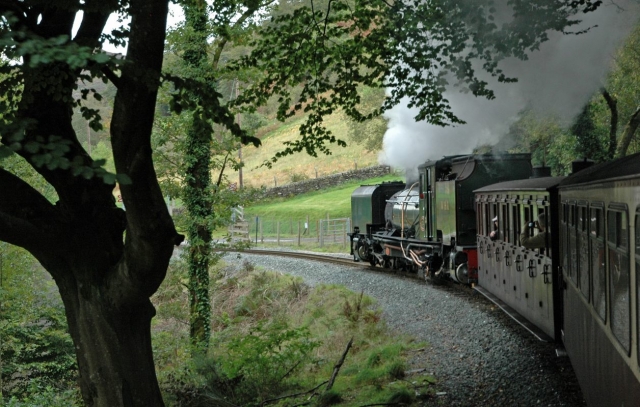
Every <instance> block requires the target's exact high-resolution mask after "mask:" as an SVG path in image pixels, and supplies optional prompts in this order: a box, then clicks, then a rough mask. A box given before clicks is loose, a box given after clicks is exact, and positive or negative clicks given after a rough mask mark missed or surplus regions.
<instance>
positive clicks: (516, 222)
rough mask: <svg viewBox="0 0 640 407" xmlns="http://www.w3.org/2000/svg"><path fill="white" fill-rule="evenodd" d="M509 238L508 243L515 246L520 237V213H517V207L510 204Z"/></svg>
mask: <svg viewBox="0 0 640 407" xmlns="http://www.w3.org/2000/svg"><path fill="white" fill-rule="evenodd" d="M509 207H510V208H511V236H510V240H509V241H510V242H511V243H513V244H515V245H517V244H518V237H520V226H521V225H520V211H518V205H516V204H511V205H509Z"/></svg>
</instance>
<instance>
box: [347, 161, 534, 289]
mask: <svg viewBox="0 0 640 407" xmlns="http://www.w3.org/2000/svg"><path fill="white" fill-rule="evenodd" d="M418 173H419V179H418V180H417V181H416V182H413V183H408V184H406V185H405V184H404V183H402V182H388V183H383V184H380V185H363V186H361V187H359V188H358V189H356V190H355V191H354V192H353V193H352V195H351V212H352V219H351V220H352V222H353V232H352V233H348V235H349V239H350V242H351V245H350V247H351V254H352V255H353V256H354V259H355V260H357V261H366V262H369V263H370V264H371V265H372V266H375V265H378V264H379V265H381V266H383V267H385V268H392V269H395V270H405V271H410V272H415V273H418V275H419V276H421V277H424V278H438V279H442V278H453V279H455V280H456V281H459V282H461V283H469V282H474V281H476V280H477V267H478V266H477V264H478V262H477V250H476V234H477V230H476V214H475V204H474V195H473V191H474V190H475V189H477V188H480V187H482V186H484V185H489V184H492V183H496V182H500V181H505V180H510V179H520V178H526V177H529V176H530V175H531V173H532V167H531V156H530V154H503V155H494V154H481V155H457V156H449V157H444V158H443V159H441V160H435V161H429V162H426V163H425V164H423V165H421V166H419V167H418Z"/></svg>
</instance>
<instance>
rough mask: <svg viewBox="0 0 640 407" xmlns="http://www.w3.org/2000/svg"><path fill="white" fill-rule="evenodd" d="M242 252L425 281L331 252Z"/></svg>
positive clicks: (463, 292) (456, 288)
mask: <svg viewBox="0 0 640 407" xmlns="http://www.w3.org/2000/svg"><path fill="white" fill-rule="evenodd" d="M242 253H246V254H256V255H264V256H281V257H288V258H296V259H301V260H311V261H318V262H322V263H330V264H336V265H340V266H347V267H351V268H356V269H360V270H363V271H371V272H376V273H380V272H382V273H386V274H388V275H389V276H390V277H399V278H411V279H415V280H417V281H422V282H423V283H425V280H424V279H423V278H421V277H419V276H418V275H417V274H415V273H409V272H404V271H400V270H393V269H388V268H382V267H377V266H371V265H370V264H369V263H366V262H356V261H353V259H352V258H350V257H349V258H346V257H339V256H335V255H331V254H318V253H308V252H293V251H280V250H260V249H247V250H243V251H242ZM426 284H430V285H436V286H438V287H440V288H441V289H442V290H445V291H447V292H449V293H451V294H452V295H454V296H468V295H475V292H474V290H473V289H472V288H471V287H468V286H465V285H462V284H457V283H455V282H453V281H447V280H438V281H433V282H432V281H431V280H429V281H427V282H426Z"/></svg>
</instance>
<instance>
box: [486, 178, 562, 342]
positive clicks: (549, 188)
mask: <svg viewBox="0 0 640 407" xmlns="http://www.w3.org/2000/svg"><path fill="white" fill-rule="evenodd" d="M534 170H535V172H534V174H535V176H534V177H532V178H530V179H524V180H517V181H507V182H501V183H498V184H493V185H489V186H486V187H484V188H480V189H478V190H476V191H475V192H476V213H477V219H478V226H477V228H478V238H477V240H478V286H477V287H476V289H477V290H478V291H480V292H481V293H482V294H484V295H485V296H487V297H489V298H490V299H492V300H493V301H494V302H496V303H498V304H499V305H500V306H501V307H502V308H503V310H504V311H506V312H507V313H508V314H510V315H511V316H513V317H514V318H516V319H518V320H519V321H520V322H521V323H522V324H523V325H524V326H525V327H527V328H528V329H529V330H530V331H531V332H532V333H534V334H535V335H536V336H538V337H539V338H541V339H544V340H551V339H552V338H553V339H558V340H559V339H560V338H559V332H560V330H559V328H560V325H561V319H562V314H561V311H562V310H561V306H559V305H558V304H559V303H560V286H561V284H560V279H559V275H558V264H559V257H558V251H557V247H558V244H559V238H558V214H557V211H554V210H553V208H557V207H558V185H559V184H560V182H561V181H562V180H563V179H564V177H548V176H544V175H546V170H548V168H542V169H541V168H536V169H534ZM541 214H544V215H545V217H546V219H547V220H548V222H547V229H548V230H549V231H550V232H551V233H550V234H549V235H548V238H547V239H546V244H545V247H544V248H537V249H528V248H525V247H523V246H522V245H521V242H520V236H521V232H522V231H523V230H525V229H523V228H525V227H526V225H528V224H529V223H532V222H535V221H536V220H537V219H538V217H539V216H540V215H541ZM494 219H497V224H498V226H497V232H498V233H497V238H495V239H492V238H491V237H490V235H491V232H492V231H493V230H494V228H495V227H494V225H495V223H494ZM527 229H528V228H527ZM527 232H528V233H531V232H532V231H531V230H527Z"/></svg>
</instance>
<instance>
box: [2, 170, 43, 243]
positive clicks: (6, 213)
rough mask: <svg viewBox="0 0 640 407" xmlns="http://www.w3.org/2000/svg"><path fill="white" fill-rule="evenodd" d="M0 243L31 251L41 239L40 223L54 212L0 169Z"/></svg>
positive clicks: (24, 186) (39, 195)
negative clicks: (3, 242) (4, 242)
mask: <svg viewBox="0 0 640 407" xmlns="http://www.w3.org/2000/svg"><path fill="white" fill-rule="evenodd" d="M0 191H10V192H5V193H2V194H1V195H0V240H2V241H6V242H8V243H11V244H14V245H16V246H20V247H24V248H25V249H27V250H31V249H34V248H35V245H36V243H37V242H41V241H42V239H43V238H44V234H43V232H42V229H41V227H42V226H43V223H42V222H43V220H44V219H47V218H48V219H51V217H52V216H55V213H54V212H55V208H54V206H53V205H52V204H51V203H49V201H47V200H46V199H45V198H44V197H43V196H42V195H41V194H40V193H39V192H38V191H36V190H35V189H34V188H33V187H31V185H29V184H27V183H26V182H24V181H23V180H22V179H20V178H18V177H16V176H15V175H13V174H11V173H10V172H8V171H6V170H4V169H2V168H0Z"/></svg>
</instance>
